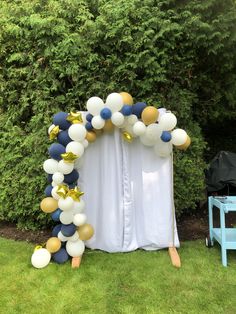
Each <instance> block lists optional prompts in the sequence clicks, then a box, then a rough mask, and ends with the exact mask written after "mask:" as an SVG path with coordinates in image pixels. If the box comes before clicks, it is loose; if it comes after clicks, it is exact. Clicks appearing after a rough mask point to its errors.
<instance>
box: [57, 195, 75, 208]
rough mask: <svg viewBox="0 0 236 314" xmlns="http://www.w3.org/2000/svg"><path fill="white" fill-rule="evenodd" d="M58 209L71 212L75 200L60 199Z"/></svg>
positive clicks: (68, 198)
mask: <svg viewBox="0 0 236 314" xmlns="http://www.w3.org/2000/svg"><path fill="white" fill-rule="evenodd" d="M58 207H59V208H60V209H61V210H65V211H68V210H71V209H72V208H73V207H74V200H73V198H72V197H70V196H67V197H66V198H65V199H64V198H60V199H59V201H58Z"/></svg>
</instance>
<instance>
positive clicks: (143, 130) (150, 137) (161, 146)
mask: <svg viewBox="0 0 236 314" xmlns="http://www.w3.org/2000/svg"><path fill="white" fill-rule="evenodd" d="M123 105H124V102H123V99H122V96H121V95H120V94H119V93H112V94H110V95H108V97H107V99H106V102H105V103H104V102H103V100H102V99H101V98H99V97H91V98H89V100H88V101H87V110H88V112H89V113H90V114H92V115H93V118H92V121H91V123H92V126H93V128H94V129H97V130H99V129H102V128H103V127H104V125H105V120H106V119H104V118H102V115H101V113H102V110H103V109H104V108H107V109H109V110H110V111H111V116H110V119H111V122H112V123H113V124H114V125H115V126H117V127H118V128H120V129H121V130H122V131H123V132H128V134H129V136H130V137H132V138H135V137H139V138H140V141H141V142H142V143H143V144H144V145H146V146H151V147H154V152H155V153H156V154H157V155H158V156H160V157H167V156H169V155H170V154H171V152H172V147H173V145H175V146H181V145H183V144H184V143H186V141H187V137H188V135H187V133H186V132H185V131H184V130H182V129H175V130H173V129H174V128H175V127H176V124H177V119H176V116H175V115H174V114H173V113H172V112H170V111H165V110H163V109H162V110H159V114H158V116H157V119H156V120H155V121H153V123H150V124H147V123H146V124H145V123H144V122H143V121H142V119H141V120H139V119H138V118H137V116H136V115H135V114H130V115H128V116H125V115H123V114H122V112H121V109H122V107H123ZM163 132H164V133H163Z"/></svg>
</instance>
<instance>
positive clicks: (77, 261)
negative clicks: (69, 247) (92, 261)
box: [71, 256, 82, 268]
mask: <svg viewBox="0 0 236 314" xmlns="http://www.w3.org/2000/svg"><path fill="white" fill-rule="evenodd" d="M81 260H82V256H79V257H72V261H71V267H72V268H79V267H80V263H81Z"/></svg>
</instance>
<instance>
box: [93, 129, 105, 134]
mask: <svg viewBox="0 0 236 314" xmlns="http://www.w3.org/2000/svg"><path fill="white" fill-rule="evenodd" d="M94 132H95V134H96V135H97V136H99V135H102V133H103V130H102V129H100V130H96V129H94Z"/></svg>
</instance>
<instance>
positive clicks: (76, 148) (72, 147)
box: [66, 142, 84, 157]
mask: <svg viewBox="0 0 236 314" xmlns="http://www.w3.org/2000/svg"><path fill="white" fill-rule="evenodd" d="M66 152H67V153H69V152H72V153H73V154H75V155H77V156H78V157H81V156H82V155H83V153H84V146H83V145H82V144H81V143H78V142H70V143H69V144H67V146H66Z"/></svg>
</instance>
